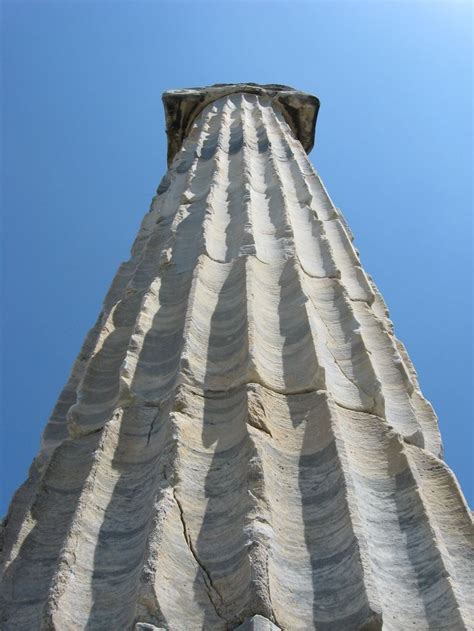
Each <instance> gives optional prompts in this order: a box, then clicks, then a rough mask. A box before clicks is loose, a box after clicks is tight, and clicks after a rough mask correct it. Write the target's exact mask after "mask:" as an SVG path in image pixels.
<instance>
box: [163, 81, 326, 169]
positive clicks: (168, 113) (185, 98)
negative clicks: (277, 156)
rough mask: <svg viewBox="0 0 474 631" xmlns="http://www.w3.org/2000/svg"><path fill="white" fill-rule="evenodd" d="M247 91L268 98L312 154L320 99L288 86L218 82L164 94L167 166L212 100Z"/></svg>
mask: <svg viewBox="0 0 474 631" xmlns="http://www.w3.org/2000/svg"><path fill="white" fill-rule="evenodd" d="M239 92H247V93H250V94H262V95H265V96H267V97H269V98H270V99H271V100H272V101H273V102H274V103H275V104H276V106H277V107H279V109H280V110H281V112H282V113H283V116H284V117H285V120H286V122H287V123H288V125H289V126H290V128H291V130H292V131H293V133H294V134H295V136H296V137H297V138H298V140H299V141H300V142H301V144H302V145H303V148H304V150H305V151H306V152H307V153H309V152H310V151H311V149H312V148H313V145H314V134H315V129H316V118H317V116H318V110H319V99H318V98H316V97H315V96H313V95H312V94H307V93H306V92H300V91H299V90H295V89H294V88H290V87H289V86H287V85H279V84H274V83H271V84H267V85H259V84H257V83H216V84H215V85H211V86H208V87H202V88H186V89H183V90H168V91H167V92H164V93H163V97H162V98H163V104H164V107H165V117H166V134H167V136H168V165H169V164H171V162H172V161H173V158H174V156H175V155H176V153H177V152H178V151H179V150H180V149H181V145H182V144H183V142H184V139H185V138H186V136H187V134H188V133H189V130H190V129H191V127H192V124H193V123H194V120H195V119H196V117H197V116H198V115H199V113H200V112H201V111H202V110H203V109H204V108H205V107H206V106H207V105H209V103H212V101H216V100H217V99H220V98H222V97H223V96H227V95H228V94H236V93H239Z"/></svg>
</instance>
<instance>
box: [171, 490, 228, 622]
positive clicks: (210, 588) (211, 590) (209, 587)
mask: <svg viewBox="0 0 474 631" xmlns="http://www.w3.org/2000/svg"><path fill="white" fill-rule="evenodd" d="M173 498H174V500H175V502H176V505H177V507H178V510H179V518H180V520H181V525H182V527H183V534H184V539H185V541H186V544H187V546H188V548H189V551H190V552H191V554H192V556H193V558H194V560H195V561H196V563H197V565H198V566H199V569H200V570H201V572H202V576H203V579H204V584H205V585H206V591H207V595H208V596H209V601H210V603H211V604H212V606H213V608H214V611H215V612H216V615H217V616H218V617H219V618H220V619H221V620H223V621H224V622H225V623H226V624H227V623H228V620H227V619H226V618H224V616H223V615H222V614H221V613H220V612H219V606H218V605H217V604H216V602H215V599H214V598H215V597H213V594H215V596H217V598H218V599H219V603H220V605H222V603H223V598H222V596H221V595H220V594H219V592H218V591H217V589H216V586H215V585H214V582H213V580H212V578H211V575H210V574H209V572H208V570H207V569H206V568H205V566H204V565H203V564H202V562H201V561H200V559H199V557H198V555H197V553H196V550H195V548H194V544H193V542H192V539H191V536H190V534H189V532H188V528H187V526H186V522H185V519H184V512H183V507H182V505H181V502H180V501H179V499H178V497H177V495H176V489H174V488H173Z"/></svg>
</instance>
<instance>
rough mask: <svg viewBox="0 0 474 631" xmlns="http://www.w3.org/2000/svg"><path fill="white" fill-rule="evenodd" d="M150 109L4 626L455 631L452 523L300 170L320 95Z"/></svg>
mask: <svg viewBox="0 0 474 631" xmlns="http://www.w3.org/2000/svg"><path fill="white" fill-rule="evenodd" d="M165 103H166V106H167V125H168V136H169V140H170V149H169V159H170V168H169V171H168V173H167V174H166V175H165V177H164V178H163V180H162V182H161V184H160V187H159V189H158V194H157V196H156V197H155V199H154V200H153V203H152V206H151V210H150V212H149V213H148V214H147V215H146V216H145V218H144V220H143V223H142V226H141V229H140V232H139V234H138V237H137V239H136V241H135V243H134V245H133V249H132V255H131V258H130V260H129V261H127V262H126V263H124V264H123V265H122V266H121V267H120V269H119V271H118V273H117V276H116V278H115V280H114V281H113V283H112V287H111V289H110V291H109V293H108V295H107V297H106V299H105V303H104V309H103V311H102V313H101V314H100V316H99V319H98V321H97V324H96V325H95V326H94V327H93V329H92V331H91V332H90V333H89V335H88V337H87V339H86V341H85V344H84V346H83V348H82V350H81V352H80V354H79V357H78V359H77V361H76V363H75V365H74V367H73V370H72V373H71V376H70V379H69V381H68V383H67V384H66V386H65V388H64V390H63V392H62V393H61V395H60V397H59V401H58V403H57V405H56V407H55V409H54V411H53V414H52V416H51V419H50V421H49V423H48V426H47V428H46V431H45V434H44V438H43V444H42V449H41V453H40V454H39V456H38V457H37V459H36V460H35V461H34V463H33V465H32V468H31V472H30V477H29V479H28V480H27V482H26V483H25V484H24V485H23V486H22V487H21V488H20V489H19V491H18V492H17V494H16V496H15V498H14V500H13V502H12V506H11V509H10V513H9V515H8V517H7V523H6V528H5V537H4V550H3V559H4V570H3V582H2V597H3V606H2V618H1V620H2V622H1V628H2V629H5V630H8V631H13V630H15V631H16V630H18V629H22V630H30V629H56V630H57V631H70V630H71V631H72V630H78V629H88V630H103V629H114V630H115V629H116V630H118V631H121V630H129V629H130V630H132V629H135V630H136V631H153V630H155V631H157V630H169V631H188V630H191V631H192V630H199V629H216V630H225V629H240V630H241V631H251V630H257V631H273V630H279V629H281V630H287V631H302V630H307V629H317V630H321V631H329V630H331V631H351V630H356V629H365V630H369V629H373V630H376V629H381V628H383V629H386V630H393V631H406V630H407V629H413V630H416V631H420V630H425V629H438V630H452V631H457V630H462V629H472V628H473V623H472V609H470V606H471V607H472V596H473V576H472V561H473V556H474V554H473V547H472V546H473V543H472V533H473V530H472V523H471V518H470V513H469V511H468V509H467V507H466V504H465V501H464V499H463V496H462V493H461V491H460V490H459V487H458V485H457V482H456V480H455V478H454V476H453V474H452V473H451V471H450V470H449V469H448V468H447V467H446V465H445V464H444V462H443V460H442V455H441V442H440V437H439V433H438V428H437V422H436V417H435V414H434V412H433V410H432V408H431V406H430V404H429V403H428V402H427V401H426V400H425V399H424V398H423V395H422V394H421V392H420V389H419V386H418V382H417V379H416V374H415V371H414V369H413V366H412V364H411V363H410V360H409V358H408V356H407V354H406V352H405V349H404V347H403V345H402V344H401V343H400V342H399V341H398V340H397V339H396V338H395V337H394V334H393V329H392V324H391V322H390V320H389V319H388V314H387V310H386V308H385V305H384V303H383V300H382V298H381V296H380V294H379V293H378V292H377V290H376V288H375V286H374V284H373V282H372V281H371V279H370V277H368V276H367V275H366V273H365V272H364V270H363V269H362V267H361V264H360V261H359V257H358V254H357V252H356V250H355V249H354V247H353V245H352V242H351V241H352V239H351V235H350V232H349V230H348V228H347V226H346V225H345V222H344V220H343V218H342V216H341V214H340V211H339V210H338V209H337V208H335V207H334V205H333V203H332V201H331V199H330V198H329V196H328V194H327V192H326V190H325V189H324V186H323V185H322V183H321V181H320V179H319V177H318V176H317V175H316V173H315V171H314V169H313V167H312V165H311V164H310V162H309V161H308V158H307V155H306V152H305V149H306V150H309V149H310V147H311V145H312V141H313V135H314V123H315V115H316V113H317V107H318V102H317V100H316V99H315V98H314V97H310V96H309V95H304V94H301V93H299V92H292V91H291V89H289V88H285V87H284V86H268V87H266V88H265V87H258V86H253V85H251V84H247V85H240V86H220V87H217V88H210V89H194V90H190V91H177V92H172V93H168V94H167V95H165ZM183 139H184V144H183V145H182V146H181V143H182V142H183ZM300 141H301V142H300ZM433 317H435V315H434V316H433Z"/></svg>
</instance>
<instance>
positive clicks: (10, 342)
mask: <svg viewBox="0 0 474 631" xmlns="http://www.w3.org/2000/svg"><path fill="white" fill-rule="evenodd" d="M471 20H472V15H471V9H470V3H467V2H466V3H462V2H455V1H446V2H432V3H431V2H416V1H415V0H413V1H409V0H408V1H404V2H382V1H369V2H357V1H356V0H354V1H352V2H347V3H343V2H337V1H333V2H317V1H313V2H296V1H293V2H291V3H286V2H270V1H258V0H255V1H253V2H237V3H233V2H226V1H221V2H219V3H213V2H212V3H211V2H201V1H199V0H195V1H194V2H178V1H176V2H171V3H165V2H159V1H157V2H120V1H116V2H90V3H89V2H79V1H74V2H73V1H71V2H69V1H68V0H62V2H41V1H37V2H4V3H3V21H2V24H3V52H2V61H3V91H2V106H3V141H2V144H3V167H2V184H3V210H2V215H3V237H2V254H3V260H4V283H3V306H4V309H3V316H2V331H3V362H4V364H3V397H2V410H1V413H2V418H1V421H2V426H1V435H0V438H1V468H2V474H1V476H2V487H3V488H2V491H3V498H2V506H1V507H0V514H2V513H4V512H5V510H6V506H7V504H8V502H9V499H10V497H11V494H12V493H13V491H14V489H15V488H16V487H17V486H18V485H19V484H20V483H21V482H22V481H23V480H24V479H25V477H26V474H27V470H28V466H29V464H30V462H31V460H32V458H33V456H34V454H35V453H36V452H37V449H38V446H39V438H40V434H41V431H42V428H43V427H44V425H45V423H46V420H47V417H48V416H49V413H50V411H51V409H52V407H53V405H54V403H55V400H56V398H57V396H58V393H59V391H60V389H61V387H62V385H63V383H64V382H65V380H66V378H67V376H68V373H69V370H70V368H71V366H72V363H73V360H74V358H75V356H76V354H77V352H78V351H79V348H80V345H81V343H82V340H83V338H84V336H85V334H86V332H87V330H88V329H89V327H90V326H91V325H92V324H93V322H94V320H95V318H96V315H97V313H98V312H99V310H100V305H101V301H102V299H103V297H104V296H105V292H106V290H107V288H108V286H109V283H110V281H111V279H112V277H113V274H114V272H115V270H116V268H117V266H118V265H119V263H120V262H121V261H122V260H124V259H126V258H127V257H128V251H129V247H130V245H131V243H132V240H133V238H134V235H135V233H136V231H137V229H138V226H139V223H140V220H141V217H142V215H143V214H144V213H145V212H147V210H148V208H149V203H150V200H151V197H152V196H153V194H154V191H155V189H156V186H157V185H158V182H159V180H160V178H161V176H162V174H163V173H164V170H165V156H166V144H165V133H164V121H163V111H162V104H161V93H162V92H163V91H164V90H166V89H169V88H181V87H189V86H195V85H206V84H211V83H216V82H225V83H229V82H238V81H254V82H261V83H269V82H276V83H286V84H289V85H293V86H295V87H297V88H299V89H301V90H306V91H308V92H311V93H313V94H316V95H318V96H319V98H320V99H321V104H322V105H321V111H320V116H319V121H318V127H317V132H316V136H317V142H316V146H315V148H314V149H313V152H312V154H311V157H312V160H313V163H314V164H315V165H316V168H317V169H318V170H319V172H320V175H321V176H322V178H323V181H324V182H325V184H326V185H327V187H328V189H329V192H330V194H331V196H332V198H333V200H334V201H335V203H336V204H337V205H338V206H339V207H340V208H342V210H343V212H344V213H345V215H346V217H347V219H348V221H349V224H350V225H351V227H352V230H353V232H354V233H355V236H356V245H357V247H358V248H359V249H360V251H361V255H362V260H363V263H364V265H365V268H366V269H367V271H368V272H369V273H371V274H372V275H373V276H374V278H375V280H376V282H377V284H378V286H379V287H380V289H381V290H382V292H383V294H384V296H385V298H386V301H387V303H388V305H389V308H390V311H391V315H392V319H393V320H394V322H395V326H396V332H397V334H398V336H399V337H400V339H402V340H403V341H404V342H405V344H406V346H407V348H408V351H409V353H410V355H411V357H412V359H413V361H414V363H415V366H416V368H417V370H418V373H419V377H420V381H421V384H422V388H423V390H424V393H425V395H426V396H427V397H428V398H429V399H430V400H431V401H432V402H433V404H434V406H435V408H436V410H437V412H438V415H439V419H440V426H441V430H442V434H443V437H444V443H445V449H446V459H447V461H448V463H449V464H450V466H451V467H452V468H453V469H454V471H455V473H456V475H457V476H458V478H459V479H460V481H461V483H462V486H463V488H464V491H465V494H466V496H467V497H468V499H469V500H470V501H471V503H472V500H473V494H474V482H473V470H472V465H471V459H472V452H473V369H472V368H473V330H472V295H473V279H472V223H471V212H472V180H471V177H472V170H473V164H472V148H473V147H472V144H473V140H472V118H471V117H472V97H471V89H472V83H471V81H472V79H471V72H472V66H471V64H472V62H471V59H472V53H473V51H472V40H471V36H470V29H471V24H472V23H471Z"/></svg>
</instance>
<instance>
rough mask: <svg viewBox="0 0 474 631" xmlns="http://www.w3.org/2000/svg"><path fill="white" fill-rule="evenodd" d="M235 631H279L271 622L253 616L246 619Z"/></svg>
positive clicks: (261, 617)
mask: <svg viewBox="0 0 474 631" xmlns="http://www.w3.org/2000/svg"><path fill="white" fill-rule="evenodd" d="M235 631H280V627H277V626H276V625H275V624H273V622H272V621H271V620H269V619H268V618H264V617H263V616H258V615H257V616H253V617H252V618H247V620H245V622H243V623H242V624H241V625H239V626H238V627H236V628H235Z"/></svg>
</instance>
